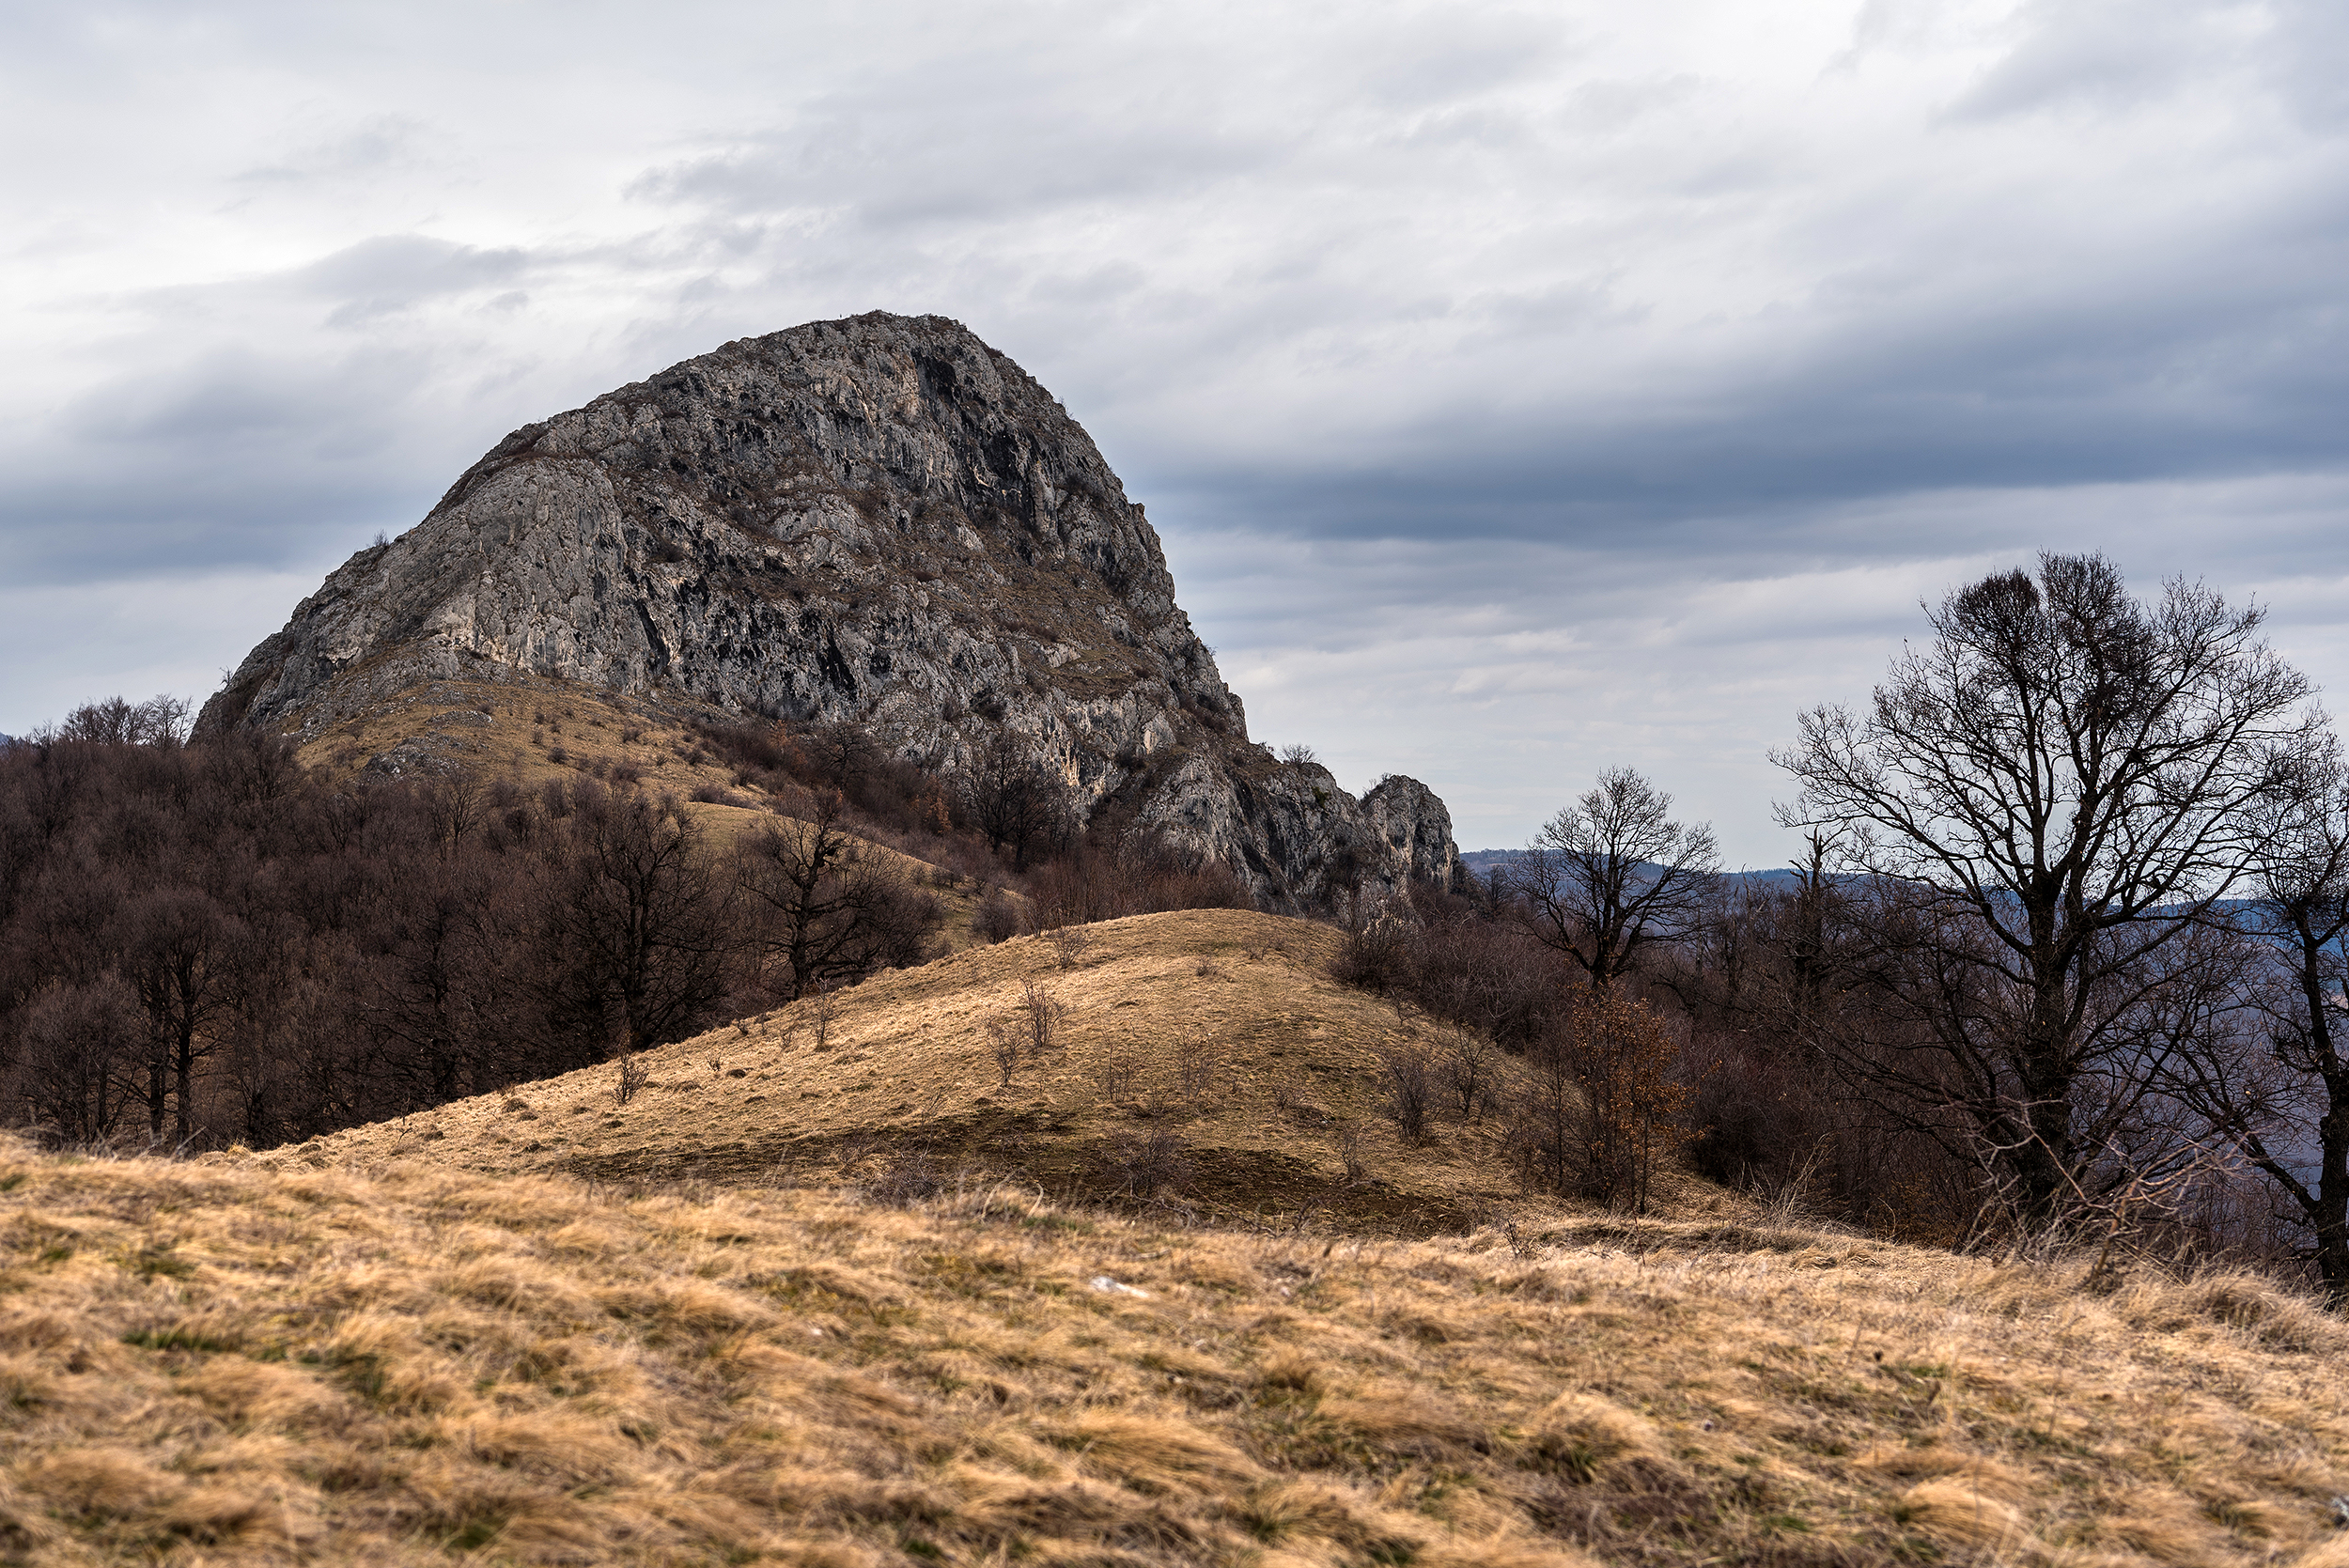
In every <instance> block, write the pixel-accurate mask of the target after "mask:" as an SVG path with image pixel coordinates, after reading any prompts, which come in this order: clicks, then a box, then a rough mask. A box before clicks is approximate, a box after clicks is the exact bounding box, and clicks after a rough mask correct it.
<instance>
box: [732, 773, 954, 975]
mask: <svg viewBox="0 0 2349 1568" xmlns="http://www.w3.org/2000/svg"><path fill="white" fill-rule="evenodd" d="M842 809H843V802H842V800H841V797H840V794H839V792H838V791H836V790H833V791H827V792H825V793H823V794H821V795H819V796H818V797H817V799H816V800H815V801H814V803H813V807H812V809H811V811H810V813H809V815H807V816H805V817H791V818H786V819H784V820H782V821H780V822H778V823H774V824H771V825H770V826H767V827H765V828H762V829H760V830H759V831H757V832H755V833H753V834H751V835H749V836H748V837H746V838H745V839H744V840H743V841H742V843H741V845H740V846H739V849H738V850H737V852H736V856H735V881H736V885H737V886H738V887H739V888H740V889H741V891H742V892H743V893H746V894H748V895H749V898H750V901H751V907H752V908H754V909H758V910H760V911H762V912H763V914H764V916H765V919H764V921H763V922H762V927H763V929H762V930H761V933H760V944H761V946H762V947H763V948H764V949H765V951H766V953H767V955H769V956H770V958H775V959H780V960H781V961H782V963H783V966H784V967H785V969H786V970H787V971H788V979H787V981H786V986H787V989H788V993H789V998H790V1000H791V1001H798V1000H799V999H800V998H801V997H803V996H805V995H807V994H808V993H809V992H810V991H813V990H815V989H817V988H818V987H826V988H829V987H832V986H853V985H855V984H856V983H857V982H858V981H860V980H863V978H864V977H865V976H867V975H869V974H871V973H873V972H874V971H875V970H882V969H890V968H896V967H901V966H904V965H908V964H917V963H920V962H921V961H922V959H923V958H924V956H925V955H926V951H927V948H928V944H929V938H930V934H931V933H932V932H933V931H935V930H936V929H937V927H938V924H939V910H938V900H937V899H935V898H933V897H931V896H929V895H928V894H926V893H922V892H921V891H920V890H918V889H917V888H915V887H914V886H913V885H912V884H911V883H910V881H908V880H907V879H906V877H904V876H903V875H901V874H900V873H899V872H898V871H897V870H896V869H895V868H894V867H893V866H891V865H890V864H889V863H888V862H887V860H886V858H885V857H884V856H883V855H882V854H881V853H880V852H879V850H877V849H875V848H874V847H873V846H871V845H869V844H866V843H865V842H864V841H863V840H862V839H860V838H857V837H855V836H854V835H852V834H851V833H849V832H848V831H847V830H846V829H845V828H843V827H842V826H841V812H842Z"/></svg>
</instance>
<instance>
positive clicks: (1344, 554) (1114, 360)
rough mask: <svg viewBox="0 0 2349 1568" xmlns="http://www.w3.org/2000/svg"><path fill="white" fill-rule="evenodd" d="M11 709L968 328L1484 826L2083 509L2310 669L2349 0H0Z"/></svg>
mask: <svg viewBox="0 0 2349 1568" xmlns="http://www.w3.org/2000/svg"><path fill="white" fill-rule="evenodd" d="M0 83H4V84H5V91H0V116H4V117H5V120H4V122H5V124H6V126H7V134H8V157H7V158H6V159H5V160H0V190H4V191H5V193H6V197H5V200H6V206H5V220H6V221H5V224H0V270H4V271H0V313H5V314H4V315H0V320H4V321H5V333H6V338H5V341H6V344H7V349H8V353H7V359H6V364H7V366H8V374H7V376H6V380H5V383H0V399H5V402H4V403H0V730H11V731H21V730H23V729H24V728H27V727H29V726H31V725H33V724H35V723H38V722H41V721H42V720H44V719H47V718H52V717H54V716H56V715H57V714H58V713H60V712H62V711H63V710H64V709H65V708H66V707H68V706H71V705H72V704H74V703H76V702H79V701H82V700H86V699H87V698H89V697H92V696H96V695H103V694H107V693H110V692H114V691H121V692H124V693H126V694H129V695H132V696H133V697H135V696H139V695H142V694H146V693H149V692H152V691H179V692H182V693H186V694H190V695H195V696H201V695H203V694H206V693H209V692H210V691H211V690H212V689H213V688H214V687H215V686H216V685H217V684H218V682H219V680H220V677H221V675H222V673H223V671H224V670H225V669H226V667H229V666H232V665H233V664H235V663H236V662H237V661H238V660H240V659H241V657H242V656H243V654H244V652H245V650H246V649H247V648H248V647H249V646H250V645H251V644H253V643H255V642H256V641H257V640H258V639H259V638H261V637H262V636H264V635H266V634H267V633H268V632H270V631H272V630H274V629H276V628H277V627H279V626H280V625H282V624H283V623H284V621H285V620H286V618H287V616H288V613H289V612H290V611H291V609H292V607H293V605H294V603H295V602H296V601H297V600H298V599H299V598H301V597H302V596H303V595H304V594H306V593H307V592H309V591H310V590H311V589H312V588H313V587H314V586H316V584H317V582H318V580H319V577H320V576H321V575H323V573H324V572H325V571H326V570H327V569H328V568H329V567H332V566H333V565H334V564H335V563H337V562H338V561H340V560H341V559H342V558H343V557H344V556H346V555H348V554H349V553H350V551H352V550H353V549H356V548H357V547H359V546H360V545H362V544H364V543H365V542H366V540H367V539H369V538H371V537H372V536H374V534H375V533H376V532H377V531H378V530H379V529H381V530H386V531H389V532H394V533H397V532H398V531H400V530H402V529H404V528H407V527H409V526H411V525H412V524H413V523H414V522H415V521H417V520H419V519H420V518H421V517H422V516H423V515H424V513H425V512H426V511H427V510H428V508H429V507H430V505H432V503H433V501H434V500H436V499H437V498H438V497H439V495H440V494H441V492H442V491H443V489H445V488H446V487H447V485H448V484H449V482H450V481H451V480H452V479H454V478H455V476H456V475H457V474H458V473H459V472H460V471H461V470H462V469H463V468H464V467H465V466H466V465H467V464H468V463H469V462H471V461H472V460H473V459H474V458H475V457H477V456H479V455H480V453H481V452H482V451H483V450H484V449H486V448H487V447H489V446H490V444H492V443H493V442H495V441H496V440H497V439H498V438H499V437H500V436H502V435H503V434H505V432H506V431H507V430H508V429H510V428H512V427H515V426H518V425H521V424H522V423H525V422H527V421H529V420H531V419H535V418H541V417H544V416H545V415H547V414H548V413H551V412H553V411H558V410H561V409H566V408H570V407H575V406H577V405H578V404H580V403H582V402H584V401H585V400H587V399H588V398H590V397H592V396H595V395H597V394H598V393H600V392H603V391H606V390H608V389H609V388H611V387H613V386H615V385H618V384H620V383H622V382H625V381H629V380H637V379H641V378H643V377H644V376H646V375H647V374H649V373H651V372H652V371H655V370H657V369H659V368H661V366H663V365H668V364H671V363H673V362H675V361H677V360H678V359H682V358H685V357H688V356H690V355H692V354H695V353H699V352H703V351H706V350H708V349H712V348H714V347H716V346H717V345H718V344H720V343H723V342H724V341H726V340H728V339H730V338H734V337H739V336H744V335H748V334H757V333H765V332H770V331H774V330H776V329H778V328H782V327H786V326H790V325H793V324H795V323H797V322H801V321H804V320H810V319H815V318H827V317H837V316H844V315H848V314H852V313H855V312H858V311H863V310H871V309H885V310H894V311H902V312H908V313H919V312H925V311H934V312H938V313H940V314H943V315H948V316H953V317H956V318H959V319H961V320H963V321H965V322H967V323H968V324H969V325H970V326H971V327H972V328H973V329H974V330H975V331H977V332H978V333H979V334H981V335H982V336H984V337H985V338H986V339H988V341H989V342H990V343H992V344H993V345H995V346H996V347H997V348H999V349H1003V351H1004V352H1006V353H1008V354H1010V355H1011V356H1012V357H1013V358H1014V359H1016V360H1018V361H1019V363H1020V364H1021V365H1023V366H1025V367H1026V368H1027V369H1028V370H1029V372H1030V373H1032V374H1033V375H1034V376H1035V377H1036V378H1037V379H1038V380H1041V381H1042V382H1043V383H1044V384H1045V385H1046V386H1048V387H1049V388H1050V389H1051V390H1052V392H1053V393H1054V394H1055V395H1056V396H1059V397H1060V398H1061V400H1062V401H1063V402H1064V403H1066V405H1067V407H1068V409H1069V411H1071V412H1072V413H1073V414H1075V415H1076V417H1077V418H1078V419H1080V420H1081V422H1082V423H1083V424H1084V425H1085V427H1087V428H1088V429H1089V430H1090V431H1091V432H1092V433H1093V435H1094V437H1095V439H1096V440H1097V442H1099V443H1100V446H1101V448H1102V451H1103V452H1104V454H1105V455H1106V456H1107V457H1108V458H1109V460H1110V462H1111V464H1112V467H1113V468H1115V469H1116V470H1117V471H1118V473H1119V474H1120V475H1121V476H1122V477H1123V478H1124V480H1125V482H1126V487H1127V489H1128V493H1129V494H1131V495H1132V496H1133V497H1135V498H1136V499H1138V500H1141V501H1143V502H1144V503H1145V504H1146V505H1148V507H1149V512H1150V516H1151V518H1152V520H1154V521H1155V522H1156V523H1157V525H1158V527H1159V532H1160V533H1161V535H1162V536H1164V538H1165V541H1166V546H1167V552H1168V555H1169V558H1170V560H1171V562H1172V564H1173V567H1174V568H1175V581H1176V583H1177V587H1178V590H1179V593H1180V596H1181V598H1182V602H1183V603H1184V605H1185V606H1186V608H1188V609H1189V610H1190V613H1191V615H1192V618H1193V619H1194V620H1195V621H1196V622H1197V623H1198V625H1199V627H1200V629H1201V631H1202V633H1203V634H1204V635H1205V636H1206V639H1207V641H1208V642H1209V643H1210V644H1213V645H1214V646H1215V648H1216V649H1217V651H1218V654H1219V657H1220V660H1221V664H1222V668H1223V673H1224V675H1225V676H1226V678H1227V679H1229V680H1230V681H1231V682H1232V684H1233V686H1234V687H1235V688H1236V689H1237V691H1239V693H1240V695H1241V696H1242V697H1243V698H1244V699H1245V700H1246V702H1247V704H1248V707H1249V713H1250V719H1251V724H1252V730H1253V732H1254V733H1255V735H1256V736H1257V737H1259V738H1263V739H1268V740H1270V741H1272V742H1274V743H1276V744H1279V743H1284V742H1289V741H1303V742H1307V743H1309V744H1312V745H1314V746H1315V747H1316V748H1317V749H1318V750H1319V752H1320V753H1321V755H1322V757H1323V759H1324V760H1325V761H1327V762H1329V763H1330V765H1331V766H1332V767H1333V768H1335V769H1336V771H1337V772H1338V775H1339V777H1340V779H1341V780H1342V781H1344V782H1345V783H1346V784H1348V785H1349V786H1352V787H1357V788H1359V787H1361V785H1363V784H1367V783H1368V782H1369V781H1371V780H1372V779H1374V778H1376V777H1377V775H1378V774H1380V773H1382V772H1387V771H1396V772H1406V773H1410V774H1413V775H1415V776H1417V777H1419V778H1422V779H1423V780H1425V781H1426V782H1427V783H1428V784H1432V785H1433V786H1434V787H1435V788H1436V789H1437V790H1438V791H1439V793H1441V794H1442V795H1443V796H1444V797H1445V799H1446V800H1448V801H1449V802H1450V803H1451V806H1452V811H1453V815H1454V820H1455V824H1456V825H1457V834H1458V839H1459V842H1460V844H1461V846H1462V847H1463V848H1477V847H1486V846H1512V845H1517V844H1522V843H1523V842H1524V841H1525V839H1526V838H1527V836H1528V835H1529V834H1530V833H1531V832H1532V831H1533V829H1534V828H1535V827H1536V826H1537V825H1538V823H1539V822H1540V821H1541V820H1542V818H1544V817H1545V816H1547V815H1548V814H1549V813H1550V812H1552V811H1554V810H1555V809H1556V808H1557V807H1558V806H1559V805H1560V804H1562V803H1563V801H1564V800H1567V799H1568V798H1569V797H1570V796H1571V795H1573V794H1574V793H1575V792H1577V791H1579V790H1580V789H1581V788H1584V787H1586V786H1587V785H1588V784H1589V782H1590V780H1591V778H1592V776H1593V775H1594V774H1595V772H1596V771H1597V770H1598V769H1599V768H1603V767H1607V766H1610V765H1615V764H1629V765H1631V766H1634V767H1638V768H1642V769H1644V770H1646V771H1648V772H1649V773H1650V774H1652V775H1653V776H1654V777H1655V778H1657V780H1658V782H1659V783H1661V784H1663V786H1664V787H1666V788H1667V789H1670V790H1672V792H1674V794H1675V795H1676V796H1677V797H1678V799H1679V801H1680V804H1681V806H1682V807H1683V808H1684V809H1685V811H1686V813H1687V815H1690V816H1694V817H1703V818H1710V819H1711V820H1712V821H1713V822H1714V823H1715V824H1716V826H1717V828H1718V830H1719V832H1720V834H1721V837H1722V840H1723V843H1724V846H1725V847H1726V848H1727V849H1728V851H1729V853H1730V856H1731V858H1732V859H1733V860H1734V861H1737V862H1744V863H1748V864H1755V865H1765V864H1772V863H1776V862H1781V861H1782V860H1783V859H1785V858H1786V857H1787V856H1788V855H1789V854H1790V853H1791V852H1792V846H1790V845H1789V844H1788V843H1787V842H1786V835H1784V834H1782V833H1781V832H1780V831H1778V830H1776V829H1775V828H1773V827H1772V826H1770V819H1769V803H1770V801H1771V800H1772V799H1774V798H1778V797H1782V796H1784V795H1785V794H1786V793H1787V789H1786V786H1785V784H1784V783H1783V781H1782V776H1781V775H1779V774H1778V773H1777V772H1776V771H1775V770H1774V769H1773V768H1771V767H1770V766H1769V764H1768V762H1767V761H1766V756H1765V753H1766V751H1767V750H1768V748H1769V747H1771V746H1773V745H1777V744H1781V743H1783V742H1784V741H1785V740H1786V739H1787V738H1788V737H1790V735H1791V733H1792V730H1793V720H1794V715H1795V713H1796V711H1797V709H1798V708H1800V707H1803V706H1810V705H1812V704H1814V703H1818V702H1822V701H1829V700H1837V701H1852V700H1860V699H1864V697H1865V695H1866V693H1867V691H1868V689H1869V686H1870V685H1871V683H1872V682H1873V680H1874V679H1875V677H1876V676H1877V675H1880V674H1881V672H1882V671H1883V669H1884V666H1885V663H1886V661H1887V660H1888V659H1889V658H1890V656H1891V654H1892V653H1893V652H1895V651H1896V650H1897V648H1898V645H1899V642H1900V639H1901V638H1903V637H1904V636H1909V635H1913V634H1916V633H1917V632H1918V631H1919V630H1920V629H1921V627H1922V625H1923V619H1922V613H1921V611H1920V609H1919V607H1918V601H1919V599H1920V598H1923V597H1938V596H1939V595H1940V594H1941V593H1942V592H1943V591H1945V590H1946V589H1947V588H1949V587H1951V586H1952V585H1953V584H1956V583H1958V582H1963V581H1965V580H1967V579H1968V578H1969V577H1971V576H1974V575H1978V574H1979V573H1981V572H1982V571H1983V570H1984V569H1987V568H1992V567H2006V566H2010V565H2015V564H2025V563H2028V562H2029V561H2030V558H2031V556H2032V555H2033V554H2034V553H2035V552H2036V551H2040V550H2043V549H2056V550H2080V549H2102V550H2105V551H2109V552H2110V553H2111V554H2112V555H2113V556H2114V557H2115V558H2116V559H2117V560H2118V561H2119V562H2120V563H2121V565H2122V566H2123V568H2124V569H2126V570H2127V571H2128V572H2129V573H2130V575H2131V577H2132V578H2133V579H2134V580H2136V581H2138V582H2139V583H2140V584H2141V585H2142V586H2144V587H2145V588H2147V589H2149V590H2151V589H2154V588H2155V587H2156V586H2157V583H2158V582H2159V580H2160V579H2162V578H2164V577H2166V576H2170V575H2173V574H2181V573H2183V574H2186V575H2191V576H2200V577H2204V578H2207V579H2208V580H2209V581H2210V582H2213V583H2214V584H2215V585H2217V586H2220V587H2222V588H2223V589H2224V590H2225V591H2226V592H2227V593H2228V594H2229V595H2230V596H2231V597H2235V598H2243V597H2252V596H2255V597H2256V598H2258V599H2259V600H2260V601H2261V602H2263V603H2265V604H2268V605H2270V606H2272V607H2273V617H2272V620H2271V622H2270V626H2271V631H2272V635H2273V637H2274V640H2275V641H2276V643H2277V644H2279V646H2280V647H2282V648H2283V649H2284V650H2285V651H2287V652H2288V653H2289V654H2291V655H2292V656H2293V657H2295V658H2296V659H2297V660H2299V661H2300V662H2301V663H2302V665H2303V667H2305V668H2306V669H2308V670H2309V672H2310V674H2311V675H2314V676H2315V677H2316V678H2317V679H2318V680H2319V681H2320V682H2322V683H2323V684H2324V685H2325V686H2326V688H2327V689H2328V690H2329V691H2330V692H2331V693H2332V696H2331V698H2330V701H2331V703H2332V705H2333V706H2336V707H2341V708H2349V696H2344V695H2342V693H2343V692H2344V691H2349V417H2344V415H2345V414H2349V396H2345V395H2349V309H2345V308H2344V298H2343V295H2344V280H2349V244H2345V243H2344V241H2349V7H2343V6H2342V5H2341V4H2340V3H2339V0H2264V3H2252V4H2205V3H2201V0H2026V3H2022V4H2015V3H2013V0H1865V3H1864V4H1861V3H1856V0H1787V3H1784V4H1778V5H1771V6H1757V5H1754V4H1753V3H1752V0H1719V3H1710V0H1592V3H1585V4H1571V5H1554V6H1548V7H1537V8H1512V7H1508V6H1502V5H1477V6H1433V5H1392V6H1380V5H1374V4H1365V3H1362V0H1348V3H1346V4H1344V5H1317V6H1279V5H1268V4H1266V3H1264V0H1252V3H1251V4H1248V5H1245V6H1231V7H1228V8H1219V7H1216V6H1213V5H1206V4H1187V5H1182V6H1166V7H1145V6H1115V5H1106V4H1101V3H1098V0H1093V3H1087V4H1071V5H1066V6H1015V5H999V4H987V3H983V0H981V3H973V0H961V3H958V4H938V5H918V4H917V5H892V4H885V3H880V4H877V3H874V0H860V3H858V4H854V5H838V6H793V5H776V4H772V3H769V4H761V5H750V4H742V5H718V4H704V5H694V4H677V3H674V0H673V3H672V4H669V5H666V6H662V7H656V8H645V7H642V6H635V5H631V6H625V7H624V6H618V5H605V4H597V3H593V0H571V3H568V4H565V5H560V6H556V5H544V4H523V3H511V0H472V3H469V4H466V5H463V6H456V5H444V4H437V3H433V0H398V3H397V4H389V3H385V4H366V3H356V4H354V3H348V0H344V3H338V4H335V5H334V6H319V5H316V4H314V3H305V4H299V5H295V4H287V5H239V4H208V5H205V6H202V7H194V8H192V7H189V6H186V5H184V4H179V3H173V4H156V5H151V6H143V5H124V4H114V3H109V0H82V3H79V4H76V5H74V6H70V7H66V6H55V5H47V4H31V3H11V4H7V5H0Z"/></svg>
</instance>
